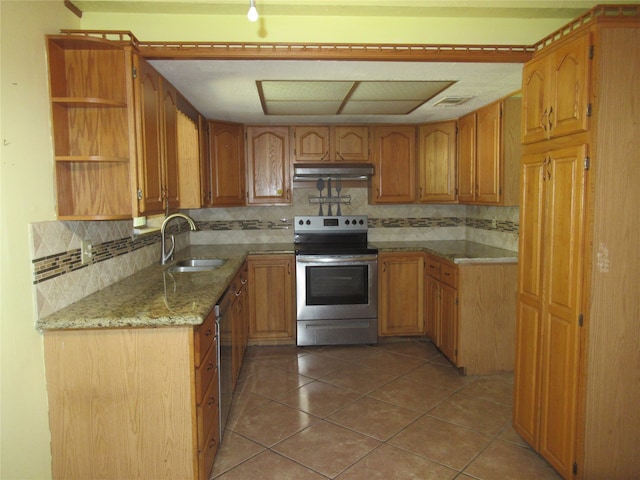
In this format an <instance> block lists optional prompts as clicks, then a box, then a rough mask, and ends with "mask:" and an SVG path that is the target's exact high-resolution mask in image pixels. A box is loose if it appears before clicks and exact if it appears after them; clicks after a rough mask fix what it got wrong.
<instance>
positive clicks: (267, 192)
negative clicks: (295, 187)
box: [246, 126, 292, 205]
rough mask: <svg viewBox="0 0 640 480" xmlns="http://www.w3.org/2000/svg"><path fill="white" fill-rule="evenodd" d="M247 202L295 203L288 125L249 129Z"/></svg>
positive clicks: (255, 203) (266, 203)
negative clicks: (292, 187) (293, 200)
mask: <svg viewBox="0 0 640 480" xmlns="http://www.w3.org/2000/svg"><path fill="white" fill-rule="evenodd" d="M246 136H247V140H246V141H247V148H246V150H247V173H248V175H247V187H248V198H247V203H248V204H250V205H288V204H290V203H291V202H292V199H291V197H292V195H291V166H290V161H289V127H278V126H268V127H258V126H250V127H247V129H246Z"/></svg>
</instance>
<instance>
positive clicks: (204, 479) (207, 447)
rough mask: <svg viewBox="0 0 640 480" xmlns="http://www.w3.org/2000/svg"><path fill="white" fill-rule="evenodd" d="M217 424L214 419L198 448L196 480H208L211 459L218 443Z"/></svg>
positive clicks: (211, 465)
mask: <svg viewBox="0 0 640 480" xmlns="http://www.w3.org/2000/svg"><path fill="white" fill-rule="evenodd" d="M219 429H220V427H219V424H218V421H217V420H216V421H215V422H214V423H213V425H211V429H210V430H209V433H208V434H207V437H206V440H205V442H204V443H203V445H202V446H201V447H200V448H198V480H208V479H209V476H210V475H211V470H212V468H213V460H214V458H215V456H216V452H217V451H218V446H219V445H220V438H219V437H220V432H219Z"/></svg>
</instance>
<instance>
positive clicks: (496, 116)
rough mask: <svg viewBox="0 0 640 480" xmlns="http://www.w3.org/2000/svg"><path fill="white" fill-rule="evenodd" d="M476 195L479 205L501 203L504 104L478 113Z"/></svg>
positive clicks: (493, 105) (488, 107) (495, 104)
mask: <svg viewBox="0 0 640 480" xmlns="http://www.w3.org/2000/svg"><path fill="white" fill-rule="evenodd" d="M476 122H477V123H476V195H475V197H476V198H475V200H476V202H479V203H495V204H499V203H500V197H501V195H500V194H501V191H500V187H501V185H502V103H501V102H498V103H494V104H492V105H489V106H487V107H484V108H482V109H480V110H478V112H477V117H476Z"/></svg>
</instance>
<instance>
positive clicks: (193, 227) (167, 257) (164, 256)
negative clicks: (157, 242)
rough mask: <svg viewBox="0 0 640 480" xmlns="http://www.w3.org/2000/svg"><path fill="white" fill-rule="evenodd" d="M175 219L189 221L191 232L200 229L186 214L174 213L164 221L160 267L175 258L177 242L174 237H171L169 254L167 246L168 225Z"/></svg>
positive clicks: (161, 228) (161, 232)
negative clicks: (166, 233) (166, 231)
mask: <svg viewBox="0 0 640 480" xmlns="http://www.w3.org/2000/svg"><path fill="white" fill-rule="evenodd" d="M174 218H182V219H184V220H186V221H187V223H188V224H189V229H190V230H191V231H195V230H197V229H198V227H197V226H196V223H195V222H194V221H193V219H192V218H191V217H190V216H189V215H185V214H184V213H173V214H171V215H168V216H167V217H166V218H165V219H164V221H163V222H162V226H161V227H160V238H161V251H160V265H166V264H167V262H168V261H169V260H170V259H172V258H173V253H174V250H175V248H176V240H175V238H174V236H173V235H171V248H170V249H169V251H168V252H167V250H166V246H165V230H166V228H167V224H168V223H169V222H170V221H171V220H173V219H174Z"/></svg>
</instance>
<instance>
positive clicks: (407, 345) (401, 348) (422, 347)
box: [379, 339, 442, 360]
mask: <svg viewBox="0 0 640 480" xmlns="http://www.w3.org/2000/svg"><path fill="white" fill-rule="evenodd" d="M379 349H381V350H384V351H385V352H391V353H397V354H400V355H407V356H410V357H415V358H419V359H421V360H430V359H433V358H434V357H437V356H441V355H442V354H441V353H440V351H439V350H438V349H437V348H436V347H435V345H434V344H433V343H431V342H427V341H416V340H402V339H400V340H395V339H393V340H392V341H388V342H383V343H380V344H379Z"/></svg>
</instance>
